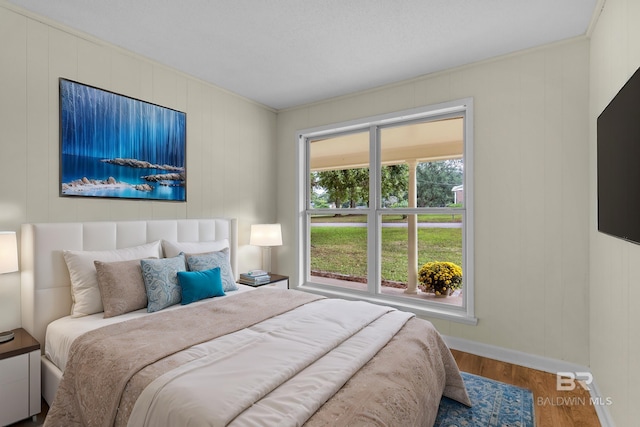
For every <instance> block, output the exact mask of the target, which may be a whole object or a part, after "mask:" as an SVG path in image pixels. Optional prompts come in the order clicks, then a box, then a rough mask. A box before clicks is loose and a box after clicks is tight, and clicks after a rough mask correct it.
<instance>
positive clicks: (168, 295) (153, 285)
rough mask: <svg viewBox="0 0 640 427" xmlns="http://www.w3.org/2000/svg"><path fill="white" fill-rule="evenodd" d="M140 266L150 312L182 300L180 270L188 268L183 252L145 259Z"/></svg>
mask: <svg viewBox="0 0 640 427" xmlns="http://www.w3.org/2000/svg"><path fill="white" fill-rule="evenodd" d="M140 266H141V267H142V278H143V279H144V287H145V289H146V291H147V311H148V312H149V313H153V312H154V311H158V310H162V309H163V308H166V307H169V306H170V305H174V304H178V303H179V302H180V301H181V300H182V292H181V291H180V285H179V284H178V272H179V271H185V270H186V268H185V263H184V255H183V254H180V255H178V256H176V257H173V258H161V259H143V260H141V261H140Z"/></svg>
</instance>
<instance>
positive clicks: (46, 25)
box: [0, 2, 276, 330]
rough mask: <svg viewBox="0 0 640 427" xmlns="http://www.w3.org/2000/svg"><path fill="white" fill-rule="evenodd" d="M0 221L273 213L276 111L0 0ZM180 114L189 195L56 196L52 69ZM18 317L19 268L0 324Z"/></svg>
mask: <svg viewBox="0 0 640 427" xmlns="http://www.w3.org/2000/svg"><path fill="white" fill-rule="evenodd" d="M0 58H1V59H0V60H1V65H0V73H1V74H0V177H1V179H2V185H0V230H13V231H19V229H20V224H22V223H25V222H53V221H91V220H122V219H154V218H200V217H211V216H225V217H234V218H238V228H239V244H240V245H242V246H243V247H241V249H240V251H241V252H240V253H241V254H242V256H241V257H240V261H241V262H240V265H239V268H240V269H241V270H245V269H248V268H257V267H259V266H260V262H261V258H260V251H259V248H257V247H253V246H248V241H249V226H250V224H252V223H255V222H273V221H275V217H276V209H275V199H274V197H273V195H272V194H273V191H274V190H273V188H274V187H275V179H276V167H275V163H276V156H275V135H276V114H275V112H273V111H272V110H270V109H267V108H265V107H263V106H261V105H258V104H256V103H254V102H250V101H247V100H246V99H243V98H241V97H238V96H236V95H233V94H230V93H229V92H226V91H223V90H221V89H219V88H216V87H215V86H212V85H209V84H206V83H203V82H202V81H199V80H196V79H194V78H190V77H189V76H187V75H184V74H181V73H179V72H176V71H175V70H172V69H169V68H167V67H164V66H162V65H159V64H157V63H153V62H150V61H147V60H145V59H144V58H141V57H139V56H136V55H133V54H131V53H129V52H125V51H123V50H121V49H118V48H116V47H113V46H110V45H108V44H106V43H104V42H102V41H100V40H96V39H93V38H91V37H89V36H85V35H82V34H79V33H76V32H74V31H72V30H70V29H66V28H64V27H62V26H60V25H58V24H55V23H50V22H47V21H46V20H43V19H40V18H37V17H34V16H33V15H30V14H29V13H26V12H24V13H23V12H22V11H21V10H20V9H17V8H15V7H13V6H10V5H8V4H6V3H4V2H0ZM59 77H66V78H69V79H72V80H77V81H80V82H82V83H87V84H90V85H94V86H97V87H100V88H104V89H107V90H111V91H114V92H117V93H121V94H124V95H128V96H131V97H134V98H139V99H142V100H145V101H150V102H153V103H156V104H160V105H163V106H167V107H170V108H174V109H177V110H180V111H185V112H186V113H187V175H188V186H187V200H188V201H187V202H186V203H173V202H153V201H131V200H129V201H126V200H107V199H78V198H61V197H59V196H58V193H59V187H58V186H59V180H58V172H59V169H58V163H59V141H58V138H59V136H58V135H59V130H58V78H59ZM19 326H20V275H19V273H12V274H6V275H2V276H0V330H5V329H10V328H16V327H19Z"/></svg>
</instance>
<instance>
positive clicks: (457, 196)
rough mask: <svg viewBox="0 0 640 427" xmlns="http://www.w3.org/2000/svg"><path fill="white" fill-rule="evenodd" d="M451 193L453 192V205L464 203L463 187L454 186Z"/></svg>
mask: <svg viewBox="0 0 640 427" xmlns="http://www.w3.org/2000/svg"><path fill="white" fill-rule="evenodd" d="M451 191H453V203H463V202H464V185H456V186H455V187H453V188H452V189H451Z"/></svg>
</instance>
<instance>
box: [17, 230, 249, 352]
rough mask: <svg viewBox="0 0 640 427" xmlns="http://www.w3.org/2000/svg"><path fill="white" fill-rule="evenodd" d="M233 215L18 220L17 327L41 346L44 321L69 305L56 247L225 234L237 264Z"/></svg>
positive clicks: (81, 247)
mask: <svg viewBox="0 0 640 427" xmlns="http://www.w3.org/2000/svg"><path fill="white" fill-rule="evenodd" d="M237 229H238V227H237V221H236V220H235V219H227V218H212V219H180V220H151V221H111V222H67V223H40V224H23V225H22V231H21V266H20V271H21V289H22V327H23V328H24V329H26V330H27V331H28V332H29V333H30V334H31V335H33V337H34V338H36V339H37V340H38V341H39V342H40V344H41V348H42V349H44V335H45V331H46V328H47V325H48V324H49V323H50V322H52V321H53V320H56V319H58V318H60V317H64V316H67V315H68V314H69V313H70V311H71V288H70V287H71V284H70V279H69V271H68V270H67V266H66V264H65V262H64V258H63V257H62V250H63V249H68V250H86V251H96V250H111V249H119V248H126V247H130V246H137V245H142V244H144V243H149V242H154V241H156V240H161V239H164V240H170V241H178V242H203V241H211V240H220V239H229V244H230V249H231V250H230V253H231V267H232V269H233V272H234V274H235V275H236V278H237V274H238V268H237V265H238V264H237V258H236V254H237V245H238V241H237V234H238V232H237Z"/></svg>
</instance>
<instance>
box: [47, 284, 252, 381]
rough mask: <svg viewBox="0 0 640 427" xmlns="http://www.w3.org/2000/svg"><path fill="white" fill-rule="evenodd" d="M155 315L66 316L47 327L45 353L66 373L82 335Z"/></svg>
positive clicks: (244, 289)
mask: <svg viewBox="0 0 640 427" xmlns="http://www.w3.org/2000/svg"><path fill="white" fill-rule="evenodd" d="M254 289H255V288H254V287H251V286H246V285H241V284H238V290H237V291H231V292H227V296H230V295H234V294H237V293H240V292H247V291H252V290H254ZM224 298H225V297H216V298H214V301H215V300H220V301H221V300H224ZM204 301H210V299H205V300H203V301H198V302H195V303H193V304H198V303H201V302H204ZM183 307H188V306H184V305H180V304H176V305H173V306H171V307H168V308H166V309H164V310H163V311H165V310H179V309H180V308H183ZM153 314H154V313H147V309H146V308H142V309H140V310H136V311H132V312H130V313H126V314H122V315H120V316H115V317H109V318H106V319H105V318H104V317H103V316H104V313H96V314H92V315H89V316H83V317H71V316H66V317H62V318H60V319H57V320H55V321H53V322H51V323H50V324H49V325H48V326H47V332H46V336H45V346H44V352H45V355H46V356H47V358H48V359H49V360H50V361H51V362H53V363H54V364H55V365H56V366H57V367H58V369H60V370H61V371H63V372H64V368H65V367H66V366H67V360H68V357H69V349H70V348H71V344H72V343H73V341H74V340H75V339H76V338H78V337H79V336H80V335H82V334H84V333H86V332H89V331H92V330H94V329H98V328H101V327H103V326H107V325H111V324H114V323H120V322H124V321H126V320H130V319H135V318H138V317H143V316H152V315H153Z"/></svg>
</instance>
